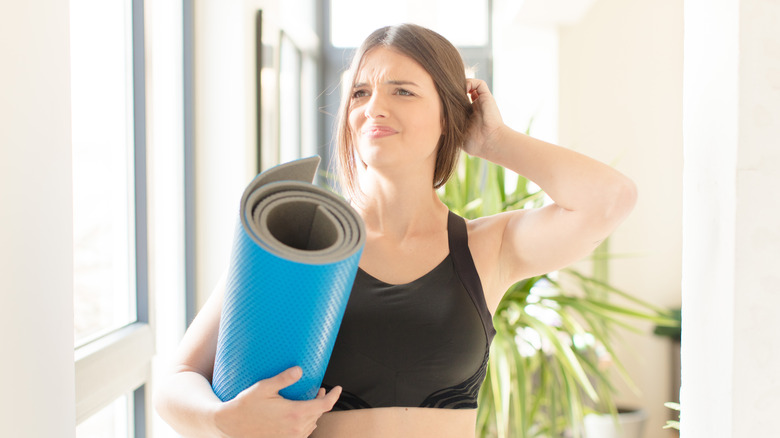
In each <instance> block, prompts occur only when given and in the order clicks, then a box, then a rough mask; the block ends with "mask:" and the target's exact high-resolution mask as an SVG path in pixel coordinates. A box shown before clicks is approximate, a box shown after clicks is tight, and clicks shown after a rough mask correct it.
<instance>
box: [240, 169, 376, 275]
mask: <svg viewBox="0 0 780 438" xmlns="http://www.w3.org/2000/svg"><path fill="white" fill-rule="evenodd" d="M319 162H320V158H319V157H317V156H315V157H310V158H304V159H301V160H296V161H292V162H289V163H285V164H282V165H279V166H276V167H274V168H271V169H269V170H267V171H266V172H263V173H262V174H260V175H258V176H257V177H256V178H255V179H254V180H253V181H252V182H251V183H250V184H249V186H248V187H247V188H246V190H245V191H244V195H243V196H242V198H241V223H242V226H243V227H244V229H245V230H246V232H247V233H248V234H249V235H250V236H251V237H252V239H253V240H254V241H255V242H256V243H257V244H258V245H260V246H262V247H263V248H264V249H266V250H267V251H268V252H270V253H272V254H275V255H277V256H279V257H282V258H285V259H288V260H291V261H294V262H301V263H314V264H320V263H323V264H324V263H333V262H336V261H339V260H342V259H345V258H347V257H349V256H351V255H353V254H354V253H355V252H357V251H359V250H360V249H361V248H362V247H363V244H364V243H365V235H366V233H365V226H364V225H363V220H362V219H361V218H360V216H358V215H357V212H355V210H354V209H353V208H352V207H350V205H349V204H347V202H346V201H344V199H342V198H341V197H339V196H338V195H336V194H334V193H332V192H330V191H328V190H325V189H323V188H320V187H317V186H315V185H313V184H311V181H312V180H313V179H314V176H315V174H316V172H317V167H318V165H319Z"/></svg>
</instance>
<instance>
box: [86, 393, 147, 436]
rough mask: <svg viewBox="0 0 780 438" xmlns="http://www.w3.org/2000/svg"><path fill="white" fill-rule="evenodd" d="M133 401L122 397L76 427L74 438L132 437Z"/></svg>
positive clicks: (127, 397)
mask: <svg viewBox="0 0 780 438" xmlns="http://www.w3.org/2000/svg"><path fill="white" fill-rule="evenodd" d="M132 409H133V401H132V398H131V397H129V396H126V395H125V396H122V397H119V398H118V399H116V400H115V401H114V402H112V403H111V404H110V405H108V406H106V407H105V408H103V409H101V410H100V411H98V412H97V413H96V414H94V415H92V416H91V417H89V418H87V419H86V420H84V421H83V422H81V424H79V425H78V426H77V427H76V438H129V437H131V436H133V435H134V433H133V428H132V422H131V421H130V419H131V418H132Z"/></svg>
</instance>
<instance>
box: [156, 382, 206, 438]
mask: <svg viewBox="0 0 780 438" xmlns="http://www.w3.org/2000/svg"><path fill="white" fill-rule="evenodd" d="M154 398H155V399H154V404H155V408H156V409H157V412H158V413H159V414H160V416H161V417H162V418H163V419H164V420H165V421H166V422H167V423H168V424H169V425H170V426H171V427H173V429H174V430H175V431H176V432H178V433H179V434H181V435H182V436H183V437H191V438H200V437H203V438H206V437H208V438H215V437H220V436H221V434H220V433H219V430H218V429H217V427H216V423H215V420H214V415H215V413H216V410H217V408H218V406H219V405H220V404H221V401H220V400H219V398H217V396H216V395H215V394H214V392H213V391H212V389H211V385H210V384H209V382H208V380H206V378H205V377H203V376H202V375H200V374H198V373H195V372H179V373H175V374H172V375H170V376H167V377H166V379H165V380H164V381H162V382H161V385H160V387H159V388H158V389H157V391H156V392H155V397H154Z"/></svg>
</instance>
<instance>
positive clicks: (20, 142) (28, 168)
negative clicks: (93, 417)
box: [0, 0, 76, 438]
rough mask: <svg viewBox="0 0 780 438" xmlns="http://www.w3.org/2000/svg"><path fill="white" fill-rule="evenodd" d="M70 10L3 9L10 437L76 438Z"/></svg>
mask: <svg viewBox="0 0 780 438" xmlns="http://www.w3.org/2000/svg"><path fill="white" fill-rule="evenodd" d="M69 41H70V36H69V12H68V2H63V1H58V0H44V1H40V2H4V3H3V4H2V6H0V59H2V68H0V279H2V283H1V284H0V296H2V302H3V305H2V306H0V345H2V347H1V350H0V351H2V361H0V376H3V397H1V398H0V425H2V426H0V428H1V429H0V434H1V435H3V436H9V437H10V436H13V437H31V438H37V437H40V438H49V437H55V436H56V437H66V438H67V437H73V436H75V427H76V424H75V422H76V413H75V382H74V361H73V266H72V253H73V243H72V239H73V237H72V236H73V233H72V211H73V208H72V200H71V148H70V71H69V69H70V57H69V54H70V47H69Z"/></svg>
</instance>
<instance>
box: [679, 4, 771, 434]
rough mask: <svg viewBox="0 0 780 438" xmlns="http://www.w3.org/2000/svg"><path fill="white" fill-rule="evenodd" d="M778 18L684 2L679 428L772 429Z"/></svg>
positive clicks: (753, 8) (766, 7)
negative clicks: (680, 403)
mask: <svg viewBox="0 0 780 438" xmlns="http://www.w3.org/2000/svg"><path fill="white" fill-rule="evenodd" d="M778 20H780V5H779V4H778V3H777V2H776V1H769V0H729V1H722V2H714V3H713V2H709V1H704V0H686V1H685V28H686V33H685V56H686V58H685V59H686V64H685V96H684V120H685V124H684V132H685V139H684V141H685V161H686V166H685V171H684V201H685V202H684V210H683V229H684V231H685V234H684V236H685V238H684V242H683V321H684V333H683V353H682V366H683V374H682V394H681V397H682V409H683V420H682V421H683V424H682V428H683V432H682V436H683V437H685V438H688V437H693V438H697V437H702V438H703V437H708V438H709V437H732V436H736V437H743V436H744V437H759V436H760V437H764V436H775V435H777V427H776V415H777V412H778V411H780V397H778V394H780V377H778V373H777V371H778V365H780V340H778V336H777V334H778V333H779V331H778V328H777V309H780V294H778V293H777V288H778V286H777V285H778V282H780V275H778V274H777V272H778V271H777V266H776V265H777V260H778V254H780V225H778V224H780V197H778V196H777V195H776V193H775V190H776V189H777V187H780V151H778V148H777V139H778V138H780V34H778V32H777V27H776V26H777V23H778Z"/></svg>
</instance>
